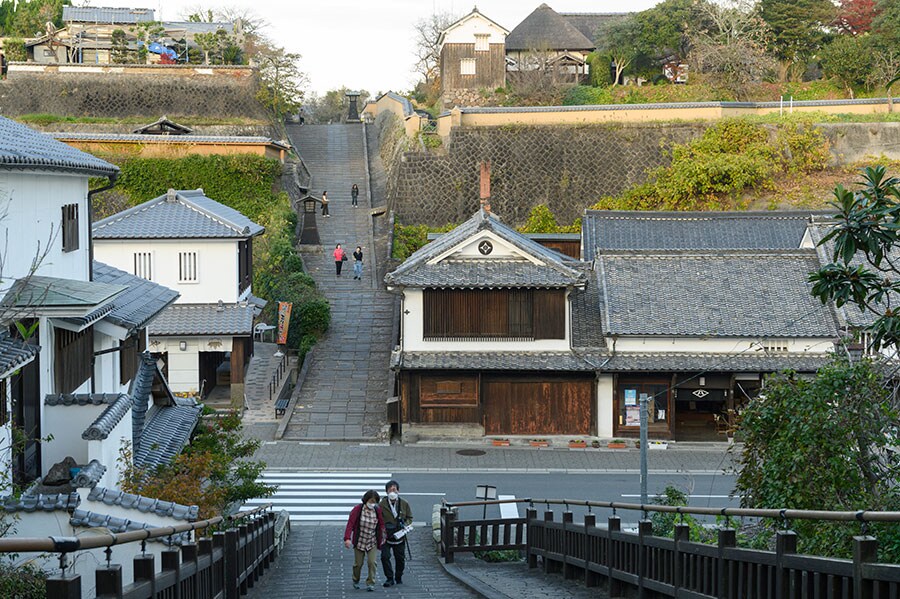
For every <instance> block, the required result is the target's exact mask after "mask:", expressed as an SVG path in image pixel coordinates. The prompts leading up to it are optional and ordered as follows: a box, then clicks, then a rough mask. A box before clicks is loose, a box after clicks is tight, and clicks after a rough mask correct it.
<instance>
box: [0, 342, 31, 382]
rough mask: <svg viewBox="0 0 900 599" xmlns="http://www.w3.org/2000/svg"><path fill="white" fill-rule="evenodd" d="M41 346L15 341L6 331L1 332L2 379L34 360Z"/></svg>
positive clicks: (0, 369)
mask: <svg viewBox="0 0 900 599" xmlns="http://www.w3.org/2000/svg"><path fill="white" fill-rule="evenodd" d="M40 352H41V346H39V345H31V344H30V343H25V342H24V341H22V340H21V339H13V338H12V336H10V334H9V333H8V332H6V331H3V332H0V378H2V377H6V376H7V375H8V374H9V373H11V372H13V371H14V370H16V369H18V368H21V367H22V366H24V365H25V364H28V363H29V362H31V361H32V360H34V358H35V356H37V355H38V354H39V353H40Z"/></svg>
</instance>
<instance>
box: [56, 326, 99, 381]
mask: <svg viewBox="0 0 900 599" xmlns="http://www.w3.org/2000/svg"><path fill="white" fill-rule="evenodd" d="M53 336H54V337H55V343H56V353H55V355H54V357H53V375H54V376H53V382H54V389H53V390H54V392H56V393H74V392H75V389H77V388H78V387H80V386H81V384H82V383H83V382H85V381H86V380H88V379H89V378H90V377H91V375H92V374H93V357H94V328H93V327H88V328H87V329H85V330H83V331H81V332H79V333H73V332H72V331H67V330H65V329H60V328H57V329H54V331H53Z"/></svg>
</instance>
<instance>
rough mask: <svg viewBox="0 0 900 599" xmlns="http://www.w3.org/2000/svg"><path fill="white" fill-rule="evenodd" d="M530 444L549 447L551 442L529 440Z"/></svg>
mask: <svg viewBox="0 0 900 599" xmlns="http://www.w3.org/2000/svg"><path fill="white" fill-rule="evenodd" d="M529 444H530V445H531V446H532V447H549V446H550V443H549V442H547V441H529Z"/></svg>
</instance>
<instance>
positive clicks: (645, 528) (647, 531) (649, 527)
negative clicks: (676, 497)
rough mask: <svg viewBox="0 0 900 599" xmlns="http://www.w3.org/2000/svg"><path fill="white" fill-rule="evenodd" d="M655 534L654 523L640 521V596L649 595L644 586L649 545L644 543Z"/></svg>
mask: <svg viewBox="0 0 900 599" xmlns="http://www.w3.org/2000/svg"><path fill="white" fill-rule="evenodd" d="M652 536H653V523H652V522H651V521H650V520H641V521H640V522H638V564H637V566H638V597H640V598H643V597H646V596H647V590H646V589H645V588H644V578H645V577H646V576H647V569H648V568H647V546H646V545H644V539H645V538H646V537H652Z"/></svg>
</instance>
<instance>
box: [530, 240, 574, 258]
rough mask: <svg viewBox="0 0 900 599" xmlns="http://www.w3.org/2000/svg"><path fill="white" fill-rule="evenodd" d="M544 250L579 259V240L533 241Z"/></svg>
mask: <svg viewBox="0 0 900 599" xmlns="http://www.w3.org/2000/svg"><path fill="white" fill-rule="evenodd" d="M534 241H537V242H538V243H539V244H541V245H542V246H544V247H545V248H550V249H551V250H555V251H557V252H559V253H560V254H562V255H563V256H568V257H569V258H575V259H576V260H579V259H581V239H578V240H575V241H568V240H561V239H535V240H534Z"/></svg>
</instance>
